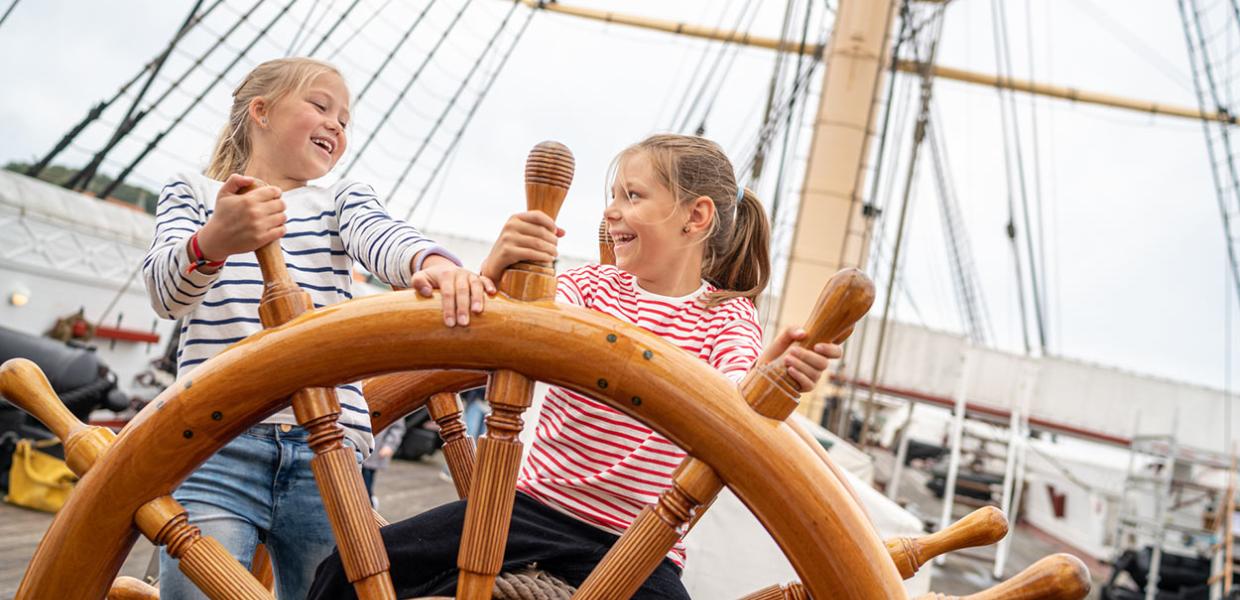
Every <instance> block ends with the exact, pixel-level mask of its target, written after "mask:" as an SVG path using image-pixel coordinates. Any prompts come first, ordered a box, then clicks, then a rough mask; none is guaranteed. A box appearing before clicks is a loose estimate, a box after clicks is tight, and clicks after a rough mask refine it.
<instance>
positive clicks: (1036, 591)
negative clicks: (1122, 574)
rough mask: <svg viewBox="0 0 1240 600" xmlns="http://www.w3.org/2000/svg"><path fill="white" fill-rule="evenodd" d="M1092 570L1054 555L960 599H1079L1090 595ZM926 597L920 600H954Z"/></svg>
mask: <svg viewBox="0 0 1240 600" xmlns="http://www.w3.org/2000/svg"><path fill="white" fill-rule="evenodd" d="M1089 588H1090V583H1089V569H1088V568H1086V567H1085V563H1083V562H1081V559H1079V558H1077V557H1075V556H1072V555H1071V554H1052V555H1050V556H1047V557H1046V558H1043V559H1042V560H1039V561H1038V562H1035V563H1033V564H1032V565H1029V567H1028V568H1026V569H1025V570H1024V571H1021V572H1020V573H1017V574H1016V576H1015V577H1013V578H1011V579H1009V580H1007V581H1004V582H1003V583H1000V584H999V585H996V586H995V587H992V588H990V589H988V590H984V591H981V592H978V593H976V594H970V595H968V596H963V597H960V600H1080V599H1081V598H1084V597H1085V596H1086V595H1088V594H1089ZM956 598H957V597H956V596H945V595H943V594H927V595H925V596H922V597H921V598H920V599H919V600H955V599H956Z"/></svg>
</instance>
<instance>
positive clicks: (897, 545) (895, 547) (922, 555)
mask: <svg viewBox="0 0 1240 600" xmlns="http://www.w3.org/2000/svg"><path fill="white" fill-rule="evenodd" d="M1007 531H1008V522H1007V518H1006V517H1004V516H1003V511H1001V510H999V509H997V508H995V507H993V506H986V507H983V508H979V509H977V510H975V511H973V512H971V513H969V514H968V515H967V516H965V518H963V519H960V520H959V521H956V522H955V523H952V524H951V526H949V527H948V528H947V529H944V530H942V531H938V532H935V533H932V534H930V535H926V536H922V537H917V538H907V537H900V538H893V539H890V540H887V542H886V544H887V552H889V553H890V554H891V560H892V562H894V563H896V569H898V570H899V571H900V576H901V577H904V578H905V579H908V578H909V577H912V576H913V575H914V574H916V573H917V569H920V568H921V566H922V565H924V564H926V563H927V562H928V561H929V560H930V559H932V558H934V557H936V556H939V555H941V554H946V553H948V552H955V551H956V550H960V549H962V548H973V547H976V546H989V545H990V544H994V543H996V542H998V541H999V540H1001V539H1003V536H1005V535H1007Z"/></svg>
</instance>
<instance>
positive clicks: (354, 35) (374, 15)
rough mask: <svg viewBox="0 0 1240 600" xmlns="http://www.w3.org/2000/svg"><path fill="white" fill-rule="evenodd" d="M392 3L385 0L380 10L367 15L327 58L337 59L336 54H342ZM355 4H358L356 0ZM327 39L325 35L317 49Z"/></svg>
mask: <svg viewBox="0 0 1240 600" xmlns="http://www.w3.org/2000/svg"><path fill="white" fill-rule="evenodd" d="M391 3H392V0H385V2H384V3H383V4H382V5H381V6H379V10H376V11H373V12H371V13H370V16H369V17H366V20H365V21H362V24H361V25H358V26H357V29H354V30H353V33H351V34H349V37H347V38H345V40H344V41H343V42H341V43H340V45H339V46H336V49H335V50H332V53H331V54H329V55H327V59H328V60H335V58H336V55H337V54H340V51H341V50H344V49H345V47H346V46H348V45H349V43H350V42H352V41H353V40H354V39H356V38H357V36H358V35H360V34H361V33H362V32H363V31H365V30H366V28H367V27H369V26H370V23H371V21H374V20H375V19H377V18H378V17H379V15H380V14H383V11H384V10H386V9H387V7H388V5H390V4H391ZM354 4H356V2H355V3H354ZM350 8H352V7H350ZM342 20H343V17H342ZM338 24H339V22H337V25H338ZM329 33H330V32H329ZM326 39H327V35H324V36H323V40H320V42H319V43H318V44H317V45H316V46H315V50H318V48H319V46H322V45H323V41H325V40H326ZM311 54H314V51H311Z"/></svg>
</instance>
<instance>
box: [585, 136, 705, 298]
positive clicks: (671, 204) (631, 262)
mask: <svg viewBox="0 0 1240 600" xmlns="http://www.w3.org/2000/svg"><path fill="white" fill-rule="evenodd" d="M682 204H683V203H680V202H678V201H677V199H676V196H675V194H673V193H672V190H670V189H668V187H667V185H666V184H664V183H663V182H662V180H661V178H660V177H659V175H658V173H656V172H655V167H654V163H653V162H651V160H650V157H649V155H647V154H646V153H645V152H634V153H631V154H629V155H627V156H625V157H623V158H622V159H621V160H620V161H619V164H618V165H617V167H616V176H615V179H614V181H613V182H612V188H611V202H610V203H609V204H608V206H607V209H606V210H605V211H604V212H603V216H604V217H605V218H606V220H607V228H608V231H609V232H610V233H611V236H612V239H613V240H614V241H615V254H616V266H617V267H619V268H620V269H622V270H624V271H627V272H629V273H632V274H633V275H635V276H636V277H637V279H638V283H639V284H641V286H642V287H643V288H644V289H646V290H647V291H651V292H654V293H657V294H662V295H667V296H679V295H683V294H687V293H690V292H692V291H693V290H695V289H697V288H698V287H699V285H700V284H701V263H702V246H701V238H702V234H703V229H704V228H705V227H706V226H707V225H709V222H710V219H711V218H712V217H713V208H714V206H713V204H712V203H711V202H710V199H709V198H699V199H697V200H696V201H694V202H691V203H689V204H688V205H687V206H685V205H682ZM703 204H705V205H707V206H709V209H703V208H701V205H703ZM686 229H687V230H688V231H686Z"/></svg>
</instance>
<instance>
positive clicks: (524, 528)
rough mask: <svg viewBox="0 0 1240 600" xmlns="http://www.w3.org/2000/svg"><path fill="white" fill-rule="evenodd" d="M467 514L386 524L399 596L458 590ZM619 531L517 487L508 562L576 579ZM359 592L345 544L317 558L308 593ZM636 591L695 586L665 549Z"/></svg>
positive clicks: (681, 594) (450, 509)
mask: <svg viewBox="0 0 1240 600" xmlns="http://www.w3.org/2000/svg"><path fill="white" fill-rule="evenodd" d="M464 522H465V502H464V501H458V502H452V503H449V504H445V505H443V506H440V507H438V508H434V509H431V510H429V511H427V512H424V513H422V514H420V515H418V516H416V517H413V518H411V519H406V520H404V521H401V522H399V523H394V524H392V525H389V526H387V527H384V528H383V529H382V530H381V533H382V534H383V544H384V546H386V547H387V552H388V557H389V559H390V560H391V573H392V583H394V584H395V586H396V596H397V597H398V598H415V597H420V596H443V595H447V596H451V595H453V594H455V593H456V579H457V568H456V556H457V549H458V548H459V547H460V544H461V526H462V524H463V523H464ZM617 539H619V537H617V536H615V535H612V534H610V533H608V532H606V531H603V530H601V529H598V528H597V527H594V526H591V525H587V524H586V523H583V522H581V521H578V520H577V519H574V518H572V517H569V516H567V515H564V514H561V513H559V512H556V511H555V510H552V509H551V508H548V507H547V506H544V505H543V504H542V503H540V502H538V501H537V500H534V499H533V498H530V497H529V496H526V495H525V494H521V493H518V494H517V498H516V502H515V504H514V506H513V509H512V525H511V526H510V528H509V530H508V544H507V546H506V547H505V549H504V566H503V569H502V570H503V571H514V570H518V569H522V568H524V567H527V566H529V565H531V564H535V563H536V564H537V566H538V568H540V569H542V570H544V571H546V572H548V573H551V574H552V575H555V576H557V577H559V578H561V579H563V580H565V581H567V582H568V583H569V584H570V585H572V586H574V587H577V586H580V585H581V584H582V583H583V582H584V581H585V580H586V577H587V576H589V574H590V572H591V571H592V570H594V566H595V565H597V564H598V563H599V561H601V560H602V559H603V556H604V555H606V554H607V551H608V550H609V549H610V548H611V546H612V544H614V543H615V542H616V540H617ZM356 597H357V596H356V595H355V594H354V592H353V586H352V585H350V584H349V581H348V579H346V578H345V574H344V567H343V565H341V562H340V554H339V552H338V551H336V552H332V555H331V556H329V557H327V559H325V560H324V561H323V562H322V563H321V564H319V569H318V572H317V573H315V577H314V584H313V585H312V586H311V588H310V595H309V596H308V597H307V598H309V599H311V600H317V599H320V598H323V599H326V598H332V599H335V598H356ZM633 597H634V598H642V599H648V598H649V599H654V598H676V599H684V600H688V598H689V593H688V592H686V591H685V588H684V585H683V584H681V582H680V568H678V567H677V566H676V564H675V563H673V562H672V561H671V560H669V559H667V558H666V557H665V558H664V559H663V562H662V563H660V564H659V567H658V568H657V569H655V572H654V573H653V574H651V576H650V578H649V579H647V580H646V583H645V584H643V585H642V588H641V589H640V590H638V592H637V593H636V594H634V595H633Z"/></svg>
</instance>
